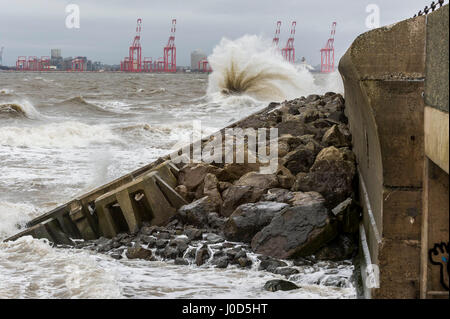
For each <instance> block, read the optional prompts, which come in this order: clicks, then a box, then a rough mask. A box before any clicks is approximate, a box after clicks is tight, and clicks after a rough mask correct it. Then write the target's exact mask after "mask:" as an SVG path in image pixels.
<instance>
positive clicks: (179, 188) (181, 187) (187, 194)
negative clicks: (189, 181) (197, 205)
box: [175, 185, 194, 202]
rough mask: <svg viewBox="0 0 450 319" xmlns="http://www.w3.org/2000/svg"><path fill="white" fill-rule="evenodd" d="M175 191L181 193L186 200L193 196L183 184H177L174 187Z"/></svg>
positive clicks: (189, 200) (191, 198)
mask: <svg viewBox="0 0 450 319" xmlns="http://www.w3.org/2000/svg"><path fill="white" fill-rule="evenodd" d="M175 191H176V192H177V193H178V194H180V195H181V197H183V198H184V199H185V200H186V201H187V202H192V200H193V199H194V197H193V196H192V194H193V193H192V192H189V191H188V189H187V187H186V186H185V185H178V186H177V187H175Z"/></svg>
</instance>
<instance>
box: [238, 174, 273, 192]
mask: <svg viewBox="0 0 450 319" xmlns="http://www.w3.org/2000/svg"><path fill="white" fill-rule="evenodd" d="M235 185H236V186H253V187H259V188H263V189H268V188H274V187H277V186H278V179H277V177H276V176H275V175H274V174H261V173H258V172H250V173H247V174H245V175H244V176H242V177H241V178H240V179H239V180H238V181H237V182H236V183H235Z"/></svg>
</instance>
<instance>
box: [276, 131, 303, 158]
mask: <svg viewBox="0 0 450 319" xmlns="http://www.w3.org/2000/svg"><path fill="white" fill-rule="evenodd" d="M279 144H287V145H288V151H287V152H286V154H287V153H289V152H290V151H292V150H294V149H296V148H297V147H299V146H300V145H302V144H304V143H303V142H302V140H301V138H300V137H298V136H292V135H291V134H283V135H281V136H280V137H279V138H278V145H279ZM286 154H284V155H286ZM284 155H281V152H280V151H279V150H278V157H283V156H284Z"/></svg>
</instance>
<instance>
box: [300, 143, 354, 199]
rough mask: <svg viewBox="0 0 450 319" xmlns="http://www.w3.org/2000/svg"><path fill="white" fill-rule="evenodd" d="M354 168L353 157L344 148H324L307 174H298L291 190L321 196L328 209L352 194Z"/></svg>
mask: <svg viewBox="0 0 450 319" xmlns="http://www.w3.org/2000/svg"><path fill="white" fill-rule="evenodd" d="M355 172H356V167H355V160H354V155H353V154H352V153H351V152H350V151H349V150H348V149H345V148H341V149H337V148H335V147H334V146H330V147H327V148H324V149H323V150H322V151H320V153H319V154H318V155H317V157H316V160H315V162H314V164H313V166H312V167H311V170H310V172H309V173H305V174H302V173H300V174H298V175H297V176H296V180H295V183H294V186H293V187H292V190H294V191H303V192H309V191H315V192H319V193H320V194H322V196H323V197H324V198H325V200H326V205H327V207H329V208H333V207H335V206H336V205H337V204H339V203H340V202H342V201H343V200H345V199H346V198H347V197H349V196H350V195H351V194H352V191H353V188H352V182H353V178H354V176H355Z"/></svg>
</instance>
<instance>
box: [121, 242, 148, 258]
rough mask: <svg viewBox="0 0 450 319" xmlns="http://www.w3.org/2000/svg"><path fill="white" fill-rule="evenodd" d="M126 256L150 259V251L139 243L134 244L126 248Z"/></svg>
mask: <svg viewBox="0 0 450 319" xmlns="http://www.w3.org/2000/svg"><path fill="white" fill-rule="evenodd" d="M126 256H127V258H128V259H145V260H152V251H151V250H150V249H146V248H144V247H142V246H141V245H140V244H136V245H134V246H133V247H129V248H128V249H127V252H126Z"/></svg>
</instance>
